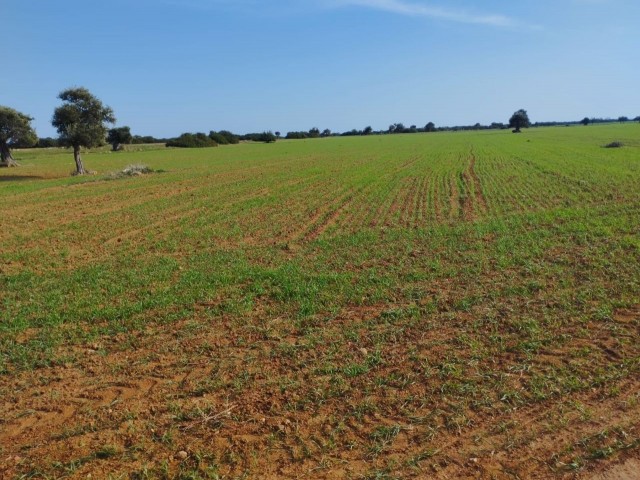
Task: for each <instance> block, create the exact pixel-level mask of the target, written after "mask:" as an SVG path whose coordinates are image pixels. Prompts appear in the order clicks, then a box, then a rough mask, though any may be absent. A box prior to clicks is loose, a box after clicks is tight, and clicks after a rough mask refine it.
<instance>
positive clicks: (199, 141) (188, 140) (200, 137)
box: [167, 133, 218, 148]
mask: <svg viewBox="0 0 640 480" xmlns="http://www.w3.org/2000/svg"><path fill="white" fill-rule="evenodd" d="M217 146H218V144H217V143H216V142H215V141H214V140H212V139H211V138H209V137H208V136H207V135H205V134H204V133H195V134H193V133H183V134H182V135H180V136H179V137H178V138H174V139H172V140H169V141H168V142H167V147H180V148H205V147H217Z"/></svg>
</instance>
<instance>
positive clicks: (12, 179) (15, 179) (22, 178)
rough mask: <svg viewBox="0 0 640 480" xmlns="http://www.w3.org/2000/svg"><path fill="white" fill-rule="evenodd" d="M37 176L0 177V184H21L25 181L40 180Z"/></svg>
mask: <svg viewBox="0 0 640 480" xmlns="http://www.w3.org/2000/svg"><path fill="white" fill-rule="evenodd" d="M42 178H43V177H39V176H37V175H0V182H22V181H25V180H42Z"/></svg>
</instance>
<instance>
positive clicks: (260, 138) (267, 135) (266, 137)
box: [240, 131, 277, 143]
mask: <svg viewBox="0 0 640 480" xmlns="http://www.w3.org/2000/svg"><path fill="white" fill-rule="evenodd" d="M240 138H241V139H242V140H246V141H249V142H265V143H272V142H275V141H276V139H277V138H276V136H275V135H274V134H273V133H272V132H270V131H269V132H262V133H247V134H246V135H243V136H242V137H240Z"/></svg>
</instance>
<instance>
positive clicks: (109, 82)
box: [0, 0, 640, 137]
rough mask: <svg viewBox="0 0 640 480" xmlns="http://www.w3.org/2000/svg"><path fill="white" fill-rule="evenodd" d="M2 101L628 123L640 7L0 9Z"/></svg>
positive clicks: (209, 1) (437, 119) (172, 126)
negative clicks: (522, 112) (88, 98)
mask: <svg viewBox="0 0 640 480" xmlns="http://www.w3.org/2000/svg"><path fill="white" fill-rule="evenodd" d="M0 19H1V21H2V32H3V35H2V37H3V39H2V42H1V43H0V58H2V64H3V66H2V75H0V105H7V106H10V107H13V108H16V109H18V110H20V111H23V112H25V113H27V114H30V115H31V116H33V117H35V122H34V125H35V127H36V129H37V131H38V134H39V135H40V136H54V135H55V131H54V129H53V128H52V127H51V125H50V119H51V115H52V112H53V109H54V108H55V107H56V106H57V105H58V104H59V101H58V100H57V98H56V96H57V94H58V93H59V92H60V91H61V90H63V89H64V88H67V87H70V86H84V87H87V88H88V89H89V90H91V91H92V92H93V93H94V94H95V95H97V96H98V97H99V98H100V99H102V100H103V102H104V103H105V104H107V105H109V106H111V107H112V108H113V110H114V112H115V114H116V117H117V118H118V125H129V126H130V127H131V128H132V131H133V133H135V134H141V135H154V136H158V137H161V136H175V135H178V134H180V133H182V132H185V131H192V132H195V131H204V132H208V131H209V130H212V129H213V130H220V129H228V130H232V131H234V132H238V133H245V132H253V131H263V130H273V131H281V132H283V133H284V132H287V131H289V130H308V129H309V128H311V127H318V128H320V129H324V128H330V129H332V130H334V131H344V130H349V129H351V128H360V129H361V128H364V127H365V126H367V125H371V126H373V128H374V129H383V128H387V127H388V125H389V124H390V123H395V122H403V123H404V124H405V125H406V126H409V125H411V124H416V125H418V126H424V125H425V124H426V123H427V122H429V121H433V122H434V123H435V124H436V125H438V126H441V125H454V124H474V123H476V122H481V123H483V124H485V123H490V122H492V121H507V120H508V118H509V116H510V115H511V114H512V113H513V112H514V111H515V110H517V109H519V108H525V109H527V110H528V112H529V116H530V117H531V120H532V121H544V120H567V119H575V120H579V119H581V118H582V117H584V116H611V117H618V116H619V115H627V116H629V117H635V116H637V115H640V87H639V86H638V79H639V77H640V31H639V26H640V1H639V0H510V1H506V0H484V1H477V0H475V1H473V0H298V1H296V0H271V1H258V0H110V1H108V2H103V1H98V0H59V1H51V0H0Z"/></svg>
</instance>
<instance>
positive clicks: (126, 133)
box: [107, 127, 133, 152]
mask: <svg viewBox="0 0 640 480" xmlns="http://www.w3.org/2000/svg"><path fill="white" fill-rule="evenodd" d="M132 141H133V137H132V136H131V129H130V128H129V127H119V128H112V129H111V130H109V133H107V142H108V143H110V144H111V150H112V151H114V152H117V151H118V150H122V145H125V144H129V143H131V142H132Z"/></svg>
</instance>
